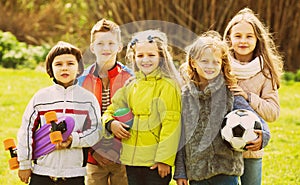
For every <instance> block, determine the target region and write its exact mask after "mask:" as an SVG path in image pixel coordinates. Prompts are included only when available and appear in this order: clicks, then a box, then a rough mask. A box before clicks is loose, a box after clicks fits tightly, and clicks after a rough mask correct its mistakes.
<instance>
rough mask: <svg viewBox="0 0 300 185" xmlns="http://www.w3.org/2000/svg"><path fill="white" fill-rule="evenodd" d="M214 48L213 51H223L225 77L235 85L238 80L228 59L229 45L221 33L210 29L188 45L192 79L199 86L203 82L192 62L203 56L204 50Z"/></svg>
mask: <svg viewBox="0 0 300 185" xmlns="http://www.w3.org/2000/svg"><path fill="white" fill-rule="evenodd" d="M208 48H210V49H212V51H221V53H222V65H221V71H222V72H223V75H224V79H225V82H226V84H227V85H235V84H236V82H237V80H236V78H235V76H234V75H233V74H232V72H231V66H230V62H229V59H228V46H227V44H226V42H224V41H222V37H221V35H220V34H219V33H218V32H216V31H208V32H205V33H203V34H202V35H201V36H199V37H198V39H197V40H196V41H195V42H194V43H192V44H191V45H190V46H188V47H187V55H186V61H187V74H188V77H189V79H190V80H191V81H193V82H194V83H195V85H196V86H199V85H200V84H201V83H202V82H201V79H200V76H199V74H198V73H197V71H196V70H195V69H194V68H193V66H192V63H193V62H194V61H195V60H198V59H200V58H201V56H202V54H203V52H204V50H206V49H208Z"/></svg>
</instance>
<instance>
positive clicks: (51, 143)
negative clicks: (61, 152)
mask: <svg viewBox="0 0 300 185" xmlns="http://www.w3.org/2000/svg"><path fill="white" fill-rule="evenodd" d="M44 116H45V119H46V122H47V124H45V125H43V126H41V128H39V129H38V130H36V131H35V132H34V135H33V159H37V158H39V157H41V156H43V155H46V154H49V153H50V152H52V151H54V150H55V145H56V144H57V143H59V142H61V141H66V140H67V138H68V137H69V136H70V135H71V133H72V132H73V129H74V126H75V121H74V119H73V118H72V117H69V116H62V117H59V118H57V116H56V112H54V111H50V112H47V113H46V114H45V115H44ZM3 144H4V148H5V150H9V151H10V157H11V159H9V161H8V163H9V168H10V169H11V170H14V169H18V168H19V162H18V159H17V147H16V144H15V142H14V139H11V138H9V139H5V140H4V141H3Z"/></svg>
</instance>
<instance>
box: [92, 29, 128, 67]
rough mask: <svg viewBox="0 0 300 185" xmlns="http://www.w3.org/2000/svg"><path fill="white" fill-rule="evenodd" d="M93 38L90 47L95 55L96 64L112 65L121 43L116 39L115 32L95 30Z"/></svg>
mask: <svg viewBox="0 0 300 185" xmlns="http://www.w3.org/2000/svg"><path fill="white" fill-rule="evenodd" d="M94 38H95V40H94V41H93V43H91V45H90V49H91V51H92V53H94V54H95V55H96V58H97V63H98V65H100V66H103V65H104V64H111V65H114V64H115V62H116V57H117V54H118V52H120V51H121V49H122V44H121V43H120V42H119V41H118V37H117V34H115V33H112V32H110V31H109V32H96V33H95V34H94ZM111 67H112V66H111Z"/></svg>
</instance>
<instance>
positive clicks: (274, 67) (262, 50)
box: [223, 8, 283, 89]
mask: <svg viewBox="0 0 300 185" xmlns="http://www.w3.org/2000/svg"><path fill="white" fill-rule="evenodd" d="M242 21H245V22H247V23H249V24H251V25H252V27H253V30H254V34H255V36H256V38H257V43H256V47H255V49H254V51H253V52H254V53H253V57H254V58H255V57H258V56H262V58H263V60H264V63H263V64H264V65H263V68H264V69H267V71H265V70H262V72H263V74H264V76H265V77H266V78H268V79H271V80H272V85H273V88H274V89H275V88H279V86H280V76H281V74H282V68H283V59H282V57H281V55H280V54H279V52H278V51H277V48H276V46H275V43H274V41H273V39H272V36H271V34H270V33H269V31H268V29H267V27H265V26H264V24H263V23H262V22H261V21H260V20H259V18H258V17H257V16H256V15H255V14H254V13H253V11H252V10H251V9H249V8H244V9H242V10H240V11H239V12H238V13H237V14H236V15H235V16H234V17H233V18H232V19H231V21H230V22H229V23H228V25H227V27H226V28H225V31H224V35H223V39H224V40H225V41H226V42H227V44H228V46H229V47H230V51H231V52H234V51H233V49H232V47H231V41H230V32H231V28H232V27H233V26H234V25H236V24H238V23H240V22H242Z"/></svg>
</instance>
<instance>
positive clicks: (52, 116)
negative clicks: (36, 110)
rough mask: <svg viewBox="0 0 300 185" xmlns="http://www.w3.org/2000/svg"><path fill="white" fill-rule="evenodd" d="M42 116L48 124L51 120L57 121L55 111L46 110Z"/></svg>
mask: <svg viewBox="0 0 300 185" xmlns="http://www.w3.org/2000/svg"><path fill="white" fill-rule="evenodd" d="M44 116H45V119H46V122H47V123H48V124H49V123H51V122H52V121H54V122H57V116H56V112H55V111H50V112H46V113H45V115H44Z"/></svg>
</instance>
